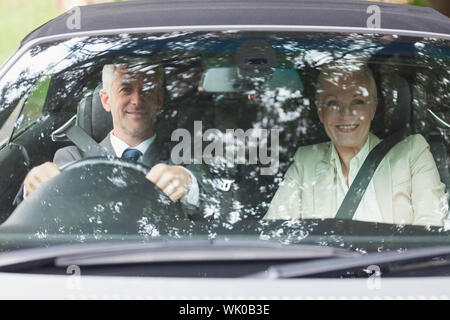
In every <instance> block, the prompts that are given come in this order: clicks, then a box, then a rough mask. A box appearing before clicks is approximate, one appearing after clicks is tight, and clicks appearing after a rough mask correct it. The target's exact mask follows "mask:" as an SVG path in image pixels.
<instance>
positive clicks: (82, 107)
mask: <svg viewBox="0 0 450 320" xmlns="http://www.w3.org/2000/svg"><path fill="white" fill-rule="evenodd" d="M100 90H102V85H101V84H100V85H98V86H97V88H95V90H94V91H93V92H91V93H89V94H88V95H86V97H84V98H83V100H81V102H80V103H79V105H78V109H77V124H78V126H80V127H81V128H82V129H83V130H84V131H86V133H87V134H88V135H90V136H91V137H92V138H93V139H94V140H95V141H97V142H100V141H102V140H103V139H104V138H105V137H106V135H107V134H108V133H109V132H110V131H111V130H112V129H113V122H112V116H111V113H110V112H107V111H106V110H105V109H104V108H103V105H102V102H101V100H100Z"/></svg>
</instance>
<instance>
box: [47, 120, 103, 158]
mask: <svg viewBox="0 0 450 320" xmlns="http://www.w3.org/2000/svg"><path fill="white" fill-rule="evenodd" d="M76 120H77V116H76V115H75V116H73V117H72V118H71V119H70V120H69V121H67V122H66V123H65V124H64V125H62V126H61V127H60V128H59V129H57V130H55V131H54V132H52V134H51V137H52V140H53V141H67V140H70V141H72V142H73V143H74V144H75V145H76V146H77V147H78V148H79V149H80V150H81V151H83V152H84V154H85V155H86V157H100V156H102V157H106V156H108V155H110V153H109V152H108V151H107V150H106V149H105V148H103V147H102V146H100V145H99V144H98V143H97V142H96V141H95V140H94V139H93V138H92V137H91V136H89V135H88V134H87V133H86V132H85V131H84V130H83V129H81V127H79V126H78V125H77V124H76Z"/></svg>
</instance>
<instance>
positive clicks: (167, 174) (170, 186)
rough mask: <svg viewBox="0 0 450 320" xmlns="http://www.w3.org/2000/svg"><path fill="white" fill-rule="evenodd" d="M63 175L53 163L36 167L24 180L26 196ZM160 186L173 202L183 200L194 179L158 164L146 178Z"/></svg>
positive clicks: (170, 167) (184, 171) (175, 168)
mask: <svg viewBox="0 0 450 320" xmlns="http://www.w3.org/2000/svg"><path fill="white" fill-rule="evenodd" d="M59 174H61V170H60V169H59V168H58V167H57V166H56V165H55V164H54V163H53V162H45V163H43V164H41V165H39V166H36V167H34V168H33V169H31V171H30V172H29V173H28V174H27V176H26V177H25V180H24V186H25V191H26V196H28V195H29V194H30V193H31V192H33V191H34V190H35V189H36V188H37V187H38V186H39V185H41V184H42V183H44V182H46V181H48V180H50V179H51V178H53V177H55V176H57V175H59ZM145 177H146V178H147V179H148V180H149V181H151V182H153V183H154V184H155V185H156V186H158V187H159V188H160V189H161V190H162V191H163V192H164V193H165V194H166V195H167V196H168V197H169V198H170V199H171V200H172V201H173V202H175V201H177V200H180V199H181V198H183V197H184V196H185V195H186V194H187V192H188V190H189V188H188V186H189V185H190V184H191V182H192V179H191V177H190V175H189V173H188V171H187V170H186V169H184V168H183V167H180V166H172V165H167V164H163V163H160V164H157V165H155V166H154V167H153V168H151V169H150V171H149V172H148V173H147V175H146V176H145Z"/></svg>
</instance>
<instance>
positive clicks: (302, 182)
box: [0, 30, 450, 251]
mask: <svg viewBox="0 0 450 320" xmlns="http://www.w3.org/2000/svg"><path fill="white" fill-rule="evenodd" d="M449 63H450V50H449V42H448V40H442V39H438V38H431V37H427V38H420V37H408V36H398V35H395V34H362V33H351V34H350V33H320V32H307V33H306V32H254V31H252V32H244V31H233V30H228V31H222V32H219V31H217V32H170V33H159V34H153V33H152V34H118V35H108V36H89V37H80V38H73V39H70V40H63V41H62V40H60V41H57V42H54V43H44V44H39V45H35V46H34V47H32V48H31V49H29V50H28V51H27V52H25V53H24V54H23V55H22V57H21V58H20V59H19V60H18V61H16V62H15V64H14V65H12V66H11V68H9V70H8V71H7V72H6V73H4V74H3V76H2V78H0V144H1V149H0V167H1V172H2V182H1V183H0V188H1V190H0V195H1V196H0V219H1V222H2V224H1V225H0V246H1V250H11V249H12V248H23V247H44V246H49V245H50V246H51V245H56V244H68V243H85V242H86V243H87V242H99V241H102V242H103V241H129V240H131V241H145V242H147V241H150V242H153V241H159V240H161V239H164V240H167V239H172V240H180V239H181V240H184V239H198V238H200V239H232V238H240V239H241V238H245V239H251V240H255V241H261V242H264V241H266V242H267V241H269V242H270V241H275V242H281V243H284V244H299V243H303V244H304V243H306V244H316V245H321V246H330V247H343V248H349V249H352V250H363V251H380V250H388V249H391V248H412V247H421V246H428V245H437V244H447V242H448V239H449V233H448V232H447V231H446V230H447V226H446V219H447V211H448V197H447V190H448V188H449V187H450V172H449V143H450V142H449V138H450V136H449V128H450V113H449V109H448V108H449V106H450V75H449ZM74 116H76V118H74ZM138 125H142V126H145V128H147V129H148V130H150V131H145V132H146V133H145V134H141V135H140V136H139V134H138V133H136V132H138V131H133V130H134V129H133V130H131V129H130V127H133V126H134V127H138ZM73 128H75V129H73ZM76 129H81V132H80V131H77V130H76ZM147 129H146V130H147ZM136 130H138V129H136ZM131 131H133V132H131ZM139 132H140V131H139ZM148 132H150V134H147V133H148ZM398 133H401V141H400V142H398V143H397V144H395V145H394V146H393V147H392V148H391V149H390V151H389V152H388V153H387V154H386V155H382V157H381V162H380V164H379V165H378V166H376V167H375V168H376V170H374V172H373V173H370V170H366V169H364V168H363V163H364V161H365V160H367V159H368V158H369V154H372V150H375V146H376V145H378V144H380V143H382V142H383V141H386V140H387V139H388V138H390V137H392V136H393V135H394V134H398ZM86 136H87V138H86ZM137 136H139V137H140V138H141V139H140V140H139V139H137V140H132V139H131V138H130V139H131V140H127V139H124V138H122V139H120V137H137ZM143 137H144V138H145V139H144V138H143ZM116 138H119V140H115V139H116ZM124 140H127V141H133V142H135V141H138V142H139V143H135V144H134V145H133V143H126V142H127V141H124ZM140 142H144V147H145V148H144V149H141V150H142V152H141V151H140V154H138V155H137V157H136V158H135V160H133V159H132V158H133V155H132V156H131V157H128V158H127V157H125V153H126V152H124V151H127V150H126V149H129V147H132V148H137V149H138V150H139V149H140V147H142V145H141V146H139V145H140ZM124 144H125V145H124ZM74 145H75V146H77V147H73V146H74ZM71 146H72V147H71ZM98 146H100V148H98V149H97V147H98ZM149 146H150V147H149ZM68 147H69V148H68ZM62 148H65V149H63V150H64V151H61V149H62ZM77 148H78V149H77ZM58 150H59V151H58ZM105 150H106V153H104V152H105ZM119 150H120V152H119ZM148 150H150V151H149V152H147V151H148ZM57 151H58V152H57ZM376 152H379V151H374V153H376ZM55 153H56V154H57V156H55ZM58 153H59V155H58ZM75 153H76V154H77V156H74V154H75ZM58 157H59V158H58ZM64 157H66V158H67V159H66V160H65V161H63V160H62V159H63V158H64ZM125 158H126V159H125ZM136 159H137V161H136ZM49 161H50V162H51V161H54V162H55V164H56V165H57V166H58V167H59V169H60V170H61V174H60V175H58V176H56V177H54V178H52V179H51V180H49V181H47V182H45V183H43V184H41V185H40V186H39V187H38V188H36V190H34V191H33V192H30V193H29V194H28V195H27V196H26V197H25V198H24V199H20V200H21V201H17V198H18V197H19V198H20V196H18V193H20V190H21V188H22V184H23V181H24V178H25V176H26V175H27V173H28V172H29V171H30V170H31V169H32V168H33V167H35V166H38V165H41V164H42V163H45V162H49ZM160 163H163V164H164V165H165V166H180V167H183V168H184V169H181V170H187V171H183V172H184V173H186V174H187V177H189V178H187V179H188V180H189V183H186V186H187V188H186V190H185V191H186V192H185V193H183V196H182V197H181V198H180V199H179V200H177V201H172V200H171V198H170V197H169V196H168V194H170V193H171V192H170V191H168V190H167V189H168V188H169V189H170V187H172V188H176V187H177V184H175V185H173V184H172V185H170V184H166V185H165V186H164V188H162V189H161V188H160V187H158V184H157V183H156V184H154V183H153V182H154V181H153V182H152V180H151V178H149V175H151V174H149V172H150V170H151V169H153V168H155V165H157V164H160ZM361 168H363V169H361ZM358 172H359V173H361V175H363V176H364V175H366V176H369V178H370V177H371V176H372V175H373V176H372V178H371V179H369V182H368V184H367V186H364V187H359V190H358V187H357V188H356V189H357V190H356V192H354V191H352V189H351V188H350V187H351V185H352V182H353V181H355V180H356V179H357V174H358ZM154 174H156V173H154ZM153 179H155V178H154V177H153ZM156 180H158V178H156ZM177 183H182V182H177ZM358 192H360V193H362V198H361V199H360V200H358V201H353V202H351V201H350V204H351V205H350V207H352V206H353V207H354V210H353V211H354V212H353V213H352V214H350V217H347V218H341V217H340V216H336V213H337V211H338V209H339V208H340V207H341V205H342V203H343V202H344V198H345V196H346V195H348V194H349V193H352V194H353V193H358ZM22 198H23V196H22ZM15 200H16V201H15ZM348 202H349V201H347V204H348ZM347 208H348V207H347ZM350 211H351V210H348V209H346V212H347V213H348V212H350Z"/></svg>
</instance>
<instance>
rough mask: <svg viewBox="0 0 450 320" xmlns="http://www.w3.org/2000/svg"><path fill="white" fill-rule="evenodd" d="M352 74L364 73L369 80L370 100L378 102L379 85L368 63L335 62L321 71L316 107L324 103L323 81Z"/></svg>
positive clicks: (323, 67)
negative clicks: (340, 75) (334, 76)
mask: <svg viewBox="0 0 450 320" xmlns="http://www.w3.org/2000/svg"><path fill="white" fill-rule="evenodd" d="M350 73H362V74H363V75H364V76H365V77H366V78H367V80H369V88H368V91H369V92H368V94H369V98H370V99H371V100H373V101H376V100H377V84H376V82H375V78H374V77H373V73H372V70H371V69H370V68H369V66H368V65H367V63H366V62H361V61H352V62H349V61H347V62H339V61H337V62H333V63H328V64H326V65H324V66H322V68H321V69H320V73H319V76H318V78H317V84H316V97H315V99H316V106H319V105H320V104H321V102H322V93H323V91H322V90H321V88H320V86H321V83H322V81H323V80H330V78H331V77H332V76H333V75H337V74H338V75H339V74H350Z"/></svg>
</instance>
